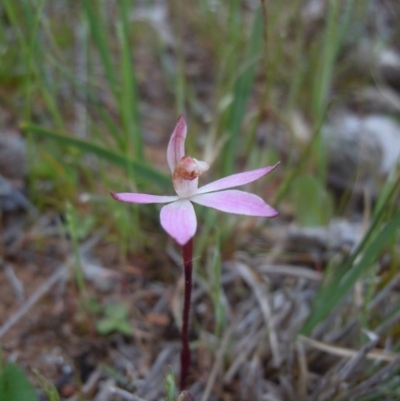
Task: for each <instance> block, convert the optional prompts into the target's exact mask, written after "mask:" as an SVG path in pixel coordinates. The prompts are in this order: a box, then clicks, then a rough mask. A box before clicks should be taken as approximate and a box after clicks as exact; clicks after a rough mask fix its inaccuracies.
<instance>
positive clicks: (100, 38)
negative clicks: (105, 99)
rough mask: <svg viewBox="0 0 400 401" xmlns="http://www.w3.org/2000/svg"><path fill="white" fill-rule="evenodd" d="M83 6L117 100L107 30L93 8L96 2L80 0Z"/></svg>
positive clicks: (115, 81) (99, 15) (115, 80)
mask: <svg viewBox="0 0 400 401" xmlns="http://www.w3.org/2000/svg"><path fill="white" fill-rule="evenodd" d="M82 4H83V8H84V10H85V13H86V16H87V19H88V21H89V27H90V31H91V34H92V37H93V40H94V42H95V44H96V46H97V49H98V51H99V54H100V58H101V61H102V63H103V67H104V72H105V74H106V78H107V81H108V84H109V86H110V89H111V91H112V93H113V95H114V97H115V100H116V101H117V102H118V91H117V79H116V76H115V72H114V67H113V64H112V61H111V60H112V56H111V52H110V49H109V48H108V47H107V43H108V41H107V32H106V29H105V23H104V21H103V19H102V17H101V14H100V12H99V11H98V10H97V11H96V10H95V5H96V4H98V3H96V2H93V1H90V0H82Z"/></svg>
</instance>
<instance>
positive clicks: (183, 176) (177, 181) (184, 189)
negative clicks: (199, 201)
mask: <svg viewBox="0 0 400 401" xmlns="http://www.w3.org/2000/svg"><path fill="white" fill-rule="evenodd" d="M208 168H209V165H208V163H206V162H203V161H200V160H196V159H194V158H192V157H189V156H183V157H182V159H181V160H179V162H178V164H177V165H176V167H175V170H174V173H173V175H172V183H173V185H174V188H175V191H176V193H177V194H178V196H179V197H180V198H190V197H191V196H193V195H194V194H195V193H196V191H197V187H198V183H199V176H200V175H201V174H202V173H204V171H207V170H208Z"/></svg>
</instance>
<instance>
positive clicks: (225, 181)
mask: <svg viewBox="0 0 400 401" xmlns="http://www.w3.org/2000/svg"><path fill="white" fill-rule="evenodd" d="M278 164H279V163H276V164H275V165H274V166H269V167H263V168H259V169H257V170H252V171H246V172H244V173H238V174H233V175H229V176H228V177H225V178H221V179H220V180H217V181H214V182H211V183H210V184H207V185H204V186H203V187H200V188H199V189H198V190H197V194H205V193H207V192H213V191H220V190H222V189H227V188H233V187H238V186H239V185H244V184H248V183H250V182H253V181H255V180H258V179H259V178H261V177H263V176H264V175H267V174H268V173H270V172H271V171H272V170H273V169H274V168H275V167H276V166H277V165H278Z"/></svg>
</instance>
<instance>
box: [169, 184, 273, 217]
mask: <svg viewBox="0 0 400 401" xmlns="http://www.w3.org/2000/svg"><path fill="white" fill-rule="evenodd" d="M190 200H191V201H192V202H195V203H198V204H199V205H203V206H207V207H212V208H214V209H217V210H221V211H223V212H228V213H235V214H245V215H248V216H264V217H275V216H277V215H278V212H277V211H276V210H275V209H273V208H272V207H271V206H269V205H267V204H266V203H265V202H264V200H263V199H261V198H260V197H259V196H257V195H254V194H250V193H248V192H244V191H239V190H237V189H230V190H228V191H222V192H211V193H207V194H201V195H195V196H192V197H191V198H190ZM164 207H166V206H164Z"/></svg>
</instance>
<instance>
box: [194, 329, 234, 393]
mask: <svg viewBox="0 0 400 401" xmlns="http://www.w3.org/2000/svg"><path fill="white" fill-rule="evenodd" d="M231 335H232V326H230V327H229V328H228V330H227V331H226V333H225V335H224V337H223V339H222V342H221V345H220V347H219V350H218V352H217V355H216V357H215V361H214V365H213V367H212V369H211V372H210V375H209V377H208V380H207V385H206V388H205V390H204V393H203V397H202V398H201V401H208V399H209V397H210V394H211V390H212V388H213V386H214V383H215V380H216V378H217V375H218V372H219V371H220V370H221V365H222V361H223V358H224V355H225V352H226V349H227V347H228V344H229V340H230V339H231Z"/></svg>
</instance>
